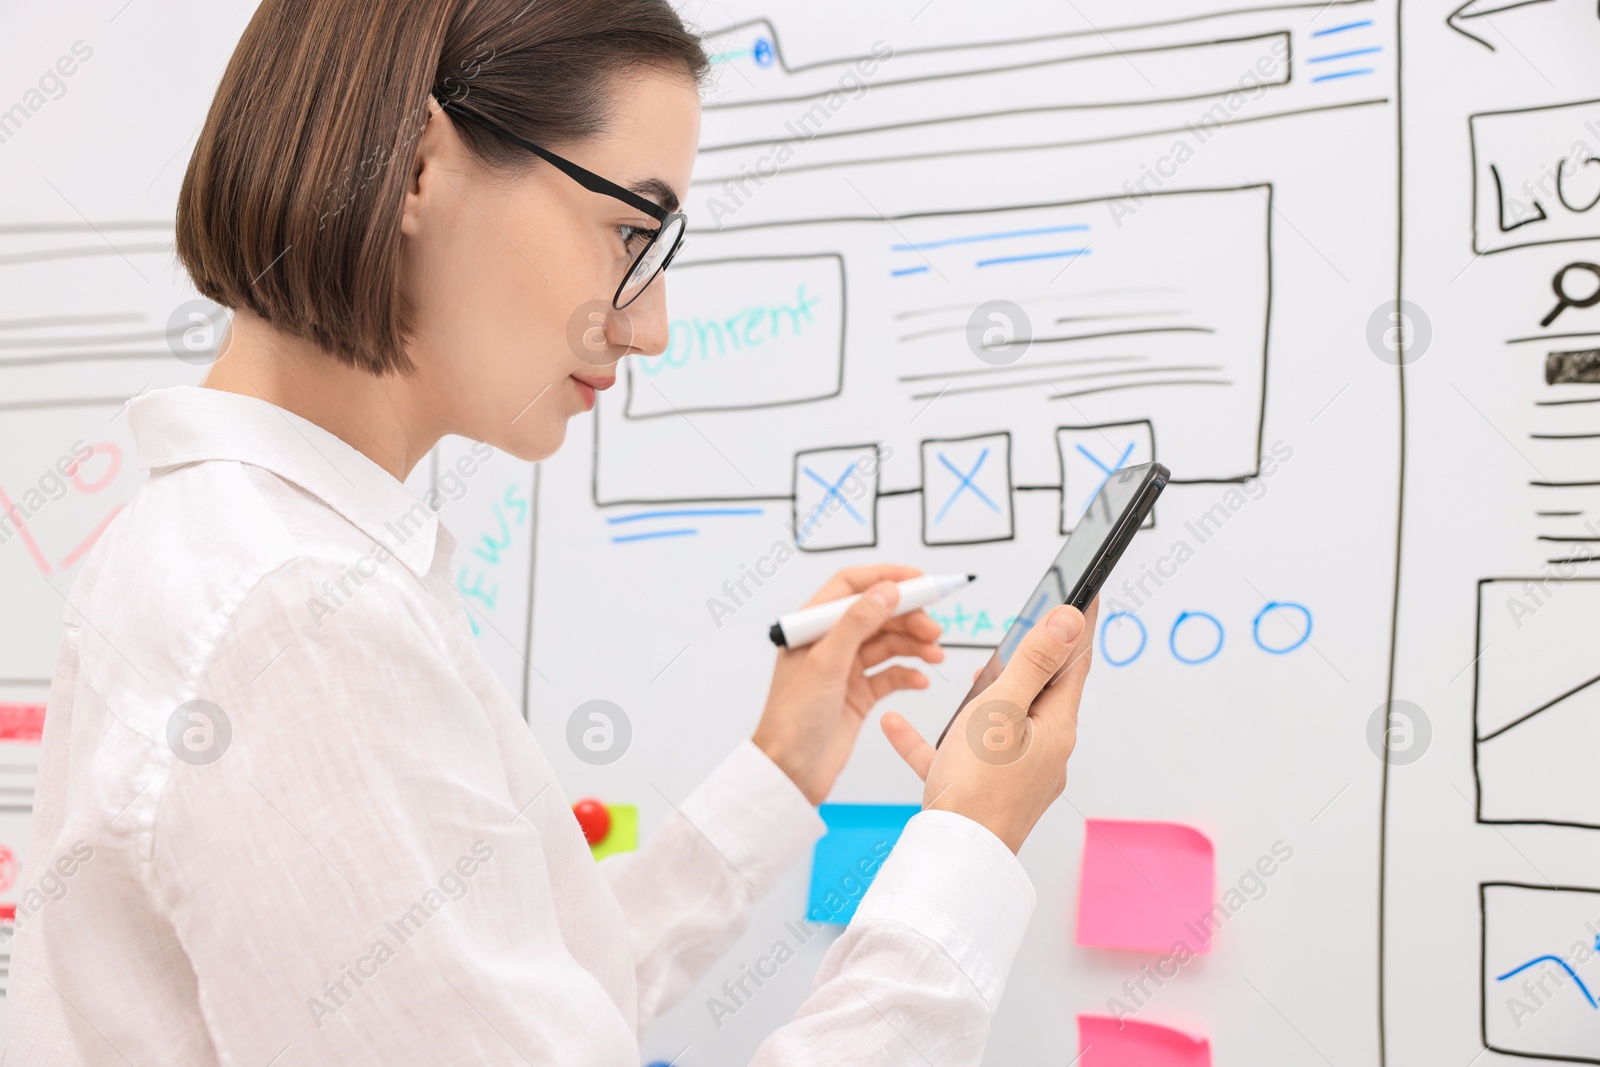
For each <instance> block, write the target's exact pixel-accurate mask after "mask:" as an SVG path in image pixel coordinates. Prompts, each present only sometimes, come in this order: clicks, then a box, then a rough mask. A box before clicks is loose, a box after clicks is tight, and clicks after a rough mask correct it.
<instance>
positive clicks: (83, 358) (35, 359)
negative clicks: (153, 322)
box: [0, 348, 172, 368]
mask: <svg viewBox="0 0 1600 1067" xmlns="http://www.w3.org/2000/svg"><path fill="white" fill-rule="evenodd" d="M171 358H172V350H171V349H168V348H144V349H137V350H131V351H130V350H117V351H108V352H52V353H51V354H50V355H48V356H15V357H13V356H0V368H4V367H38V366H50V365H53V364H56V363H99V362H112V361H116V360H125V359H126V360H132V359H171Z"/></svg>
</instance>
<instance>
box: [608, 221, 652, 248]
mask: <svg viewBox="0 0 1600 1067" xmlns="http://www.w3.org/2000/svg"><path fill="white" fill-rule="evenodd" d="M654 234H655V231H654V230H645V229H640V228H639V227H637V226H618V227H617V235H618V236H619V237H621V238H622V247H623V248H624V249H626V250H627V251H629V252H638V251H639V250H640V249H642V248H643V247H644V246H645V245H646V244H648V243H649V241H650V238H651V237H652V236H654Z"/></svg>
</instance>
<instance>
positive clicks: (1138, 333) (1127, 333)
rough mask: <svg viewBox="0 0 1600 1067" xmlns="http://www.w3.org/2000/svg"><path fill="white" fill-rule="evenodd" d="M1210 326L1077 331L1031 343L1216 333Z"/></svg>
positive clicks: (1036, 339)
mask: <svg viewBox="0 0 1600 1067" xmlns="http://www.w3.org/2000/svg"><path fill="white" fill-rule="evenodd" d="M1216 332H1217V331H1216V330H1215V329H1214V328H1213V327H1210V326H1147V327H1145V328H1144V329H1139V330H1101V331H1099V332H1098V333H1075V334H1067V335H1066V336H1064V337H1035V338H1034V339H1033V340H1032V341H1030V342H1029V344H1035V345H1062V344H1072V343H1073V342H1076V341H1098V340H1100V339H1101V338H1104V337H1142V336H1144V335H1145V334H1151V333H1216Z"/></svg>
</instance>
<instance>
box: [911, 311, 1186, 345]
mask: <svg viewBox="0 0 1600 1067" xmlns="http://www.w3.org/2000/svg"><path fill="white" fill-rule="evenodd" d="M1187 314H1190V312H1188V311H1184V310H1181V309H1177V308H1174V309H1173V310H1171V311H1114V312H1108V313H1107V314H1104V315H1063V316H1061V317H1060V318H1058V319H1056V320H1055V321H1056V324H1057V325H1060V324H1061V323H1064V322H1103V321H1107V320H1114V319H1155V318H1165V317H1167V316H1169V315H1187ZM966 330H967V324H966V323H964V322H963V323H959V324H957V325H953V326H935V327H932V328H930V329H926V330H917V331H916V332H915V333H903V334H901V335H900V336H899V337H896V338H895V340H896V341H899V342H900V343H901V344H905V343H906V342H908V341H920V340H922V339H923V338H924V337H937V336H939V335H941V334H947V333H965V332H966Z"/></svg>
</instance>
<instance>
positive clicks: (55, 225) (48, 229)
mask: <svg viewBox="0 0 1600 1067" xmlns="http://www.w3.org/2000/svg"><path fill="white" fill-rule="evenodd" d="M101 230H140V231H145V232H155V233H160V232H166V233H171V232H172V230H173V225H172V221H171V220H170V219H168V220H164V221H155V220H150V221H144V222H140V221H116V222H16V223H9V224H6V225H0V235H8V234H9V235H20V234H30V233H98V232H99V231H101Z"/></svg>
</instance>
